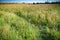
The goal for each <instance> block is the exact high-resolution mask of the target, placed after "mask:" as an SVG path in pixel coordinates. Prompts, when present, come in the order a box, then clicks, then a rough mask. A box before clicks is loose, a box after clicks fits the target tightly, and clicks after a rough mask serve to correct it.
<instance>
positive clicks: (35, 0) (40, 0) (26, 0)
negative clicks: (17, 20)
mask: <svg viewBox="0 0 60 40" xmlns="http://www.w3.org/2000/svg"><path fill="white" fill-rule="evenodd" d="M46 1H47V0H0V2H46ZM56 1H58V2H60V0H48V2H56Z"/></svg>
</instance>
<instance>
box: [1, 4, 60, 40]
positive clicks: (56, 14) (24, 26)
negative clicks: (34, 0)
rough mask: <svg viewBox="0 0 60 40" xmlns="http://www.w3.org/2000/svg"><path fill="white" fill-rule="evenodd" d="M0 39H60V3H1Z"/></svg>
mask: <svg viewBox="0 0 60 40" xmlns="http://www.w3.org/2000/svg"><path fill="white" fill-rule="evenodd" d="M0 40H60V4H0Z"/></svg>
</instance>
